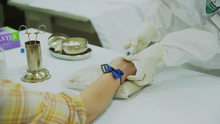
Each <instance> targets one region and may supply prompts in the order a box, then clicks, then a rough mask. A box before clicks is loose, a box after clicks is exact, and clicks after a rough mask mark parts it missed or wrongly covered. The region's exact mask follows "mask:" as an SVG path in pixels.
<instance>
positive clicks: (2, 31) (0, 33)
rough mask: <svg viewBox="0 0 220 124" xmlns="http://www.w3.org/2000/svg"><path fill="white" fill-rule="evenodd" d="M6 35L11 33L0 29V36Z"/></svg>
mask: <svg viewBox="0 0 220 124" xmlns="http://www.w3.org/2000/svg"><path fill="white" fill-rule="evenodd" d="M6 34H9V35H10V34H11V33H10V32H9V31H7V30H4V29H2V28H0V35H6Z"/></svg>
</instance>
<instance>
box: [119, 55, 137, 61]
mask: <svg viewBox="0 0 220 124" xmlns="http://www.w3.org/2000/svg"><path fill="white" fill-rule="evenodd" d="M123 59H125V60H127V61H137V60H139V59H138V57H137V55H133V56H123Z"/></svg>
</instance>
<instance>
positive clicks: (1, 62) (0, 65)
mask: <svg viewBox="0 0 220 124" xmlns="http://www.w3.org/2000/svg"><path fill="white" fill-rule="evenodd" d="M0 78H7V66H6V62H5V52H4V49H3V48H1V47H0Z"/></svg>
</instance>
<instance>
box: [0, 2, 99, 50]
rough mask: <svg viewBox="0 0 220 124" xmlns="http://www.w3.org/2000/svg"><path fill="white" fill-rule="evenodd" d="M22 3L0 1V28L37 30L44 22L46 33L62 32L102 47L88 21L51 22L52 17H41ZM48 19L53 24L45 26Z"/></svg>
mask: <svg viewBox="0 0 220 124" xmlns="http://www.w3.org/2000/svg"><path fill="white" fill-rule="evenodd" d="M23 1H24V0H20V1H19V0H16V1H13V0H12V1H10V0H0V27H3V26H9V27H11V28H14V29H16V30H18V29H19V26H20V25H24V24H25V25H27V26H28V28H37V27H38V26H39V25H40V24H42V22H44V24H45V25H46V26H47V32H50V33H60V32H62V33H64V34H66V35H68V36H70V37H84V38H86V39H87V40H88V41H92V42H90V43H91V44H93V45H97V46H102V45H101V43H100V41H99V38H98V35H97V33H96V32H95V30H94V28H93V27H92V25H91V22H90V21H88V22H82V21H73V20H70V19H69V20H68V19H64V20H56V22H55V21H53V20H55V19H54V18H53V17H50V16H48V15H42V13H40V12H39V11H38V10H36V11H35V10H32V9H30V8H28V7H27V5H26V6H24V5H23ZM10 2H11V3H10ZM20 3H21V4H20ZM44 16H45V17H44ZM48 17H50V18H48ZM48 19H50V23H51V22H52V23H53V24H47V23H48V22H49V21H48ZM57 21H64V22H68V21H71V22H72V23H75V25H77V26H72V27H70V26H69V25H68V23H63V25H59V24H58V23H57ZM55 23H56V24H55ZM57 24H58V25H57ZM82 26H86V27H87V28H84V30H80V29H82ZM88 27H89V28H88Z"/></svg>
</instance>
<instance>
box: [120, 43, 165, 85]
mask: <svg viewBox="0 0 220 124" xmlns="http://www.w3.org/2000/svg"><path fill="white" fill-rule="evenodd" d="M163 53H164V48H163V46H162V44H161V43H155V44H154V45H152V46H150V47H148V48H146V49H145V50H143V51H142V52H140V53H138V54H136V55H133V56H123V58H124V59H125V60H127V61H139V62H140V69H139V70H138V72H137V74H136V75H135V76H132V75H131V76H128V77H127V79H128V80H132V81H134V82H135V83H136V84H137V85H138V86H144V85H147V84H150V83H151V82H153V80H154V76H155V68H156V65H157V63H158V62H159V61H163ZM137 80H138V81H137ZM140 80H141V81H140Z"/></svg>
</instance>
